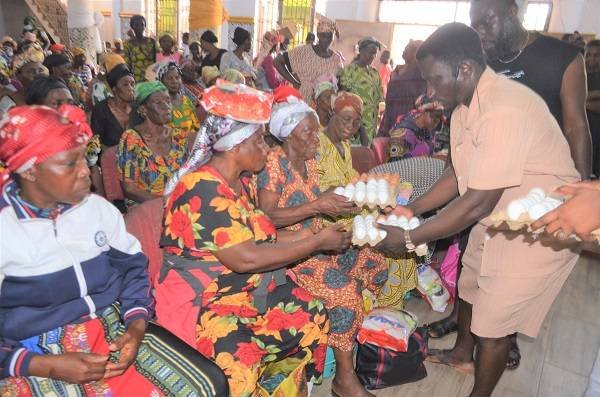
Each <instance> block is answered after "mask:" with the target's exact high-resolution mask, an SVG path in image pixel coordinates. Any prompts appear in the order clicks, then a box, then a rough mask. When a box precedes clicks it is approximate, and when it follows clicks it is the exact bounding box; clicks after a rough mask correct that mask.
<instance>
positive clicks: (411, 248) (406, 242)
mask: <svg viewBox="0 0 600 397" xmlns="http://www.w3.org/2000/svg"><path fill="white" fill-rule="evenodd" d="M404 245H405V246H406V249H407V250H408V252H413V251H414V250H415V249H416V248H417V247H416V246H415V245H414V244H413V242H412V240H411V239H410V232H409V231H408V229H406V230H404Z"/></svg>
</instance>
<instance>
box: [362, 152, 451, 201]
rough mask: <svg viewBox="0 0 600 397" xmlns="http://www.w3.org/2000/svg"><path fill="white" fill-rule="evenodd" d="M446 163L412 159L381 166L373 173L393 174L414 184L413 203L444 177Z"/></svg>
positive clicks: (426, 159) (427, 159)
mask: <svg viewBox="0 0 600 397" xmlns="http://www.w3.org/2000/svg"><path fill="white" fill-rule="evenodd" d="M445 165H446V163H445V162H444V160H440V159H436V158H434V157H411V158H407V159H404V160H400V161H394V162H391V163H386V164H381V165H380V166H377V167H375V168H374V169H373V170H372V172H391V173H395V174H398V175H400V178H401V180H403V181H407V182H410V183H412V185H413V194H412V196H411V201H412V200H414V199H416V198H417V197H420V196H421V195H423V193H425V192H427V191H428V190H429V189H430V188H431V186H433V184H434V183H435V182H436V181H437V180H438V179H439V177H440V176H442V173H443V172H444V167H445Z"/></svg>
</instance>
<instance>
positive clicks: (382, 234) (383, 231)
mask: <svg viewBox="0 0 600 397" xmlns="http://www.w3.org/2000/svg"><path fill="white" fill-rule="evenodd" d="M386 237H387V232H386V231H385V230H380V231H379V238H380V239H382V240H383V239H384V238H386Z"/></svg>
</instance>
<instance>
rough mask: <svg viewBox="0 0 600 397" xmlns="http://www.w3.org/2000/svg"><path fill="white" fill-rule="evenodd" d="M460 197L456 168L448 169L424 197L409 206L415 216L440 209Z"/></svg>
mask: <svg viewBox="0 0 600 397" xmlns="http://www.w3.org/2000/svg"><path fill="white" fill-rule="evenodd" d="M456 196H458V181H457V180H456V174H455V173H454V167H452V166H449V167H446V169H445V170H444V173H443V174H442V176H441V177H440V179H438V180H437V182H436V183H434V184H433V186H432V187H431V189H429V190H428V191H427V193H425V194H424V195H422V196H421V197H419V198H418V199H416V200H415V201H413V202H412V203H411V204H409V205H408V208H410V210H411V211H413V213H414V214H415V216H418V215H421V214H424V213H426V212H429V211H432V210H434V209H437V208H440V207H442V206H444V205H445V204H447V203H448V202H450V201H451V200H452V199H454V198H455V197H456Z"/></svg>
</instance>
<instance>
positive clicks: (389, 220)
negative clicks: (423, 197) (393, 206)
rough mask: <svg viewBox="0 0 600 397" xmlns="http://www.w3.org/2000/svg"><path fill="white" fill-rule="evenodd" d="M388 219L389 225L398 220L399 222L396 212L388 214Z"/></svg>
mask: <svg viewBox="0 0 600 397" xmlns="http://www.w3.org/2000/svg"><path fill="white" fill-rule="evenodd" d="M387 221H388V224H389V225H394V224H396V222H398V216H396V215H395V214H392V215H390V216H388V218H387Z"/></svg>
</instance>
